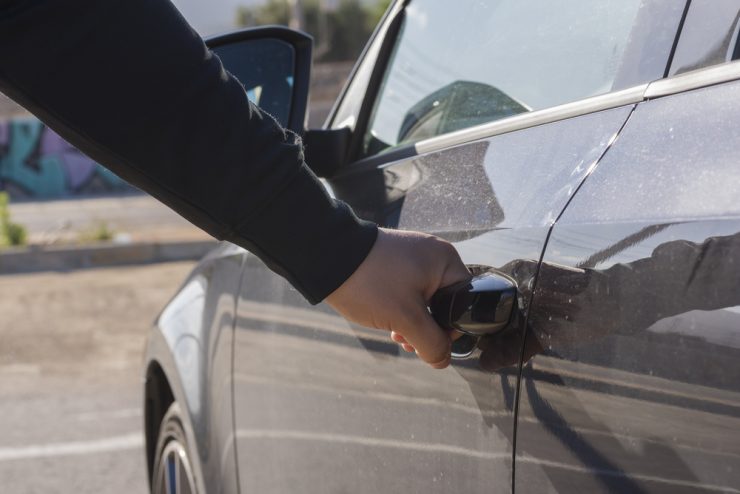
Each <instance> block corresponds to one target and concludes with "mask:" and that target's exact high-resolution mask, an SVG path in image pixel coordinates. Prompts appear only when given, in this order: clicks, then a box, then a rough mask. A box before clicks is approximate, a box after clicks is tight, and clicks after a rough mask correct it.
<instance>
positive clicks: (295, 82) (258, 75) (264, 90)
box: [205, 26, 313, 134]
mask: <svg viewBox="0 0 740 494" xmlns="http://www.w3.org/2000/svg"><path fill="white" fill-rule="evenodd" d="M205 42H206V45H207V46H208V48H210V49H211V51H213V52H214V53H215V54H216V55H217V56H218V58H220V59H221V62H222V63H223V65H224V67H225V68H226V70H228V71H229V72H231V73H232V74H233V75H234V76H235V77H236V78H237V79H239V81H240V82H241V83H242V85H243V86H244V89H246V91H247V96H248V97H249V99H250V100H251V101H252V102H254V103H255V104H256V105H257V106H259V107H260V108H262V109H263V110H265V111H266V112H267V113H269V114H270V115H272V116H273V117H275V119H276V120H277V121H278V122H279V123H280V125H282V126H283V127H286V128H288V129H290V130H292V131H293V132H296V133H298V134H302V133H303V130H304V128H305V122H306V109H307V107H308V87H309V80H310V77H311V50H312V47H313V39H312V38H311V37H310V36H308V35H307V34H304V33H301V32H298V31H293V30H292V29H288V28H286V27H281V26H265V27H257V28H251V29H244V30H241V31H236V32H232V33H228V34H223V35H218V36H214V37H211V38H208V39H206V40H205Z"/></svg>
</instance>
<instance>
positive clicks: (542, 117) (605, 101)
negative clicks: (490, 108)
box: [415, 84, 648, 154]
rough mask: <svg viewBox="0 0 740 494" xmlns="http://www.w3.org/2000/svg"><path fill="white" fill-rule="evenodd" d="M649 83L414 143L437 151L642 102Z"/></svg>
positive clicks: (421, 151)
mask: <svg viewBox="0 0 740 494" xmlns="http://www.w3.org/2000/svg"><path fill="white" fill-rule="evenodd" d="M647 86H648V85H647V84H641V85H639V86H634V87H631V88H627V89H623V90H622V91H616V92H613V93H607V94H604V95H600V96H594V97H591V98H586V99H582V100H578V101H574V102H573V103H566V104H564V105H558V106H552V107H550V108H545V109H543V110H536V111H533V112H529V113H520V114H519V115H514V116H513V117H509V118H504V119H501V120H496V121H495V122H491V123H487V124H482V125H477V126H475V127H469V128H467V129H462V130H458V131H456V132H450V133H449V134H442V135H440V136H437V137H432V138H430V139H425V140H423V141H419V142H417V143H416V144H415V147H416V151H417V152H418V153H419V154H424V153H428V152H430V151H438V150H440V149H442V148H448V147H451V146H456V145H458V144H463V143H465V142H470V141H477V140H478V139H484V138H487V137H493V136H495V135H499V134H506V133H508V132H513V131H515V130H521V129H526V128H528V127H535V126H537V125H542V124H546V123H551V122H557V121H558V120H565V119H566V118H572V117H576V116H579V115H585V114H587V113H594V112H597V111H601V110H607V109H609V108H616V107H618V106H624V105H629V104H633V103H639V102H640V101H642V99H643V94H644V93H645V90H646V89H647Z"/></svg>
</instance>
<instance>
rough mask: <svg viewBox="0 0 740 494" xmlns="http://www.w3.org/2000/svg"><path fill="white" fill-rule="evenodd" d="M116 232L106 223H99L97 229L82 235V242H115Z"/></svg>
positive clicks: (94, 228)
mask: <svg viewBox="0 0 740 494" xmlns="http://www.w3.org/2000/svg"><path fill="white" fill-rule="evenodd" d="M114 235H115V232H114V231H113V230H112V229H111V228H110V227H109V226H108V223H106V222H105V221H101V222H99V223H98V224H97V225H95V227H93V228H91V229H90V230H88V231H86V232H82V233H81V234H80V240H81V241H82V242H108V241H110V240H113V236H114Z"/></svg>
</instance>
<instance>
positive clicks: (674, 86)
mask: <svg viewBox="0 0 740 494" xmlns="http://www.w3.org/2000/svg"><path fill="white" fill-rule="evenodd" d="M739 78H740V61H735V62H729V63H724V64H721V65H713V66H711V67H706V68H703V69H698V70H694V71H691V72H684V73H682V74H679V75H675V76H673V77H669V78H668V79H660V80H658V81H653V82H651V83H650V84H648V88H647V90H646V91H645V99H653V98H660V97H661V96H668V95H671V94H676V93H682V92H684V91H690V90H692V89H699V88H702V87H706V86H713V85H715V84H721V83H723V82H730V81H734V80H735V79H739Z"/></svg>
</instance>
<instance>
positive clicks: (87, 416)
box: [75, 408, 141, 421]
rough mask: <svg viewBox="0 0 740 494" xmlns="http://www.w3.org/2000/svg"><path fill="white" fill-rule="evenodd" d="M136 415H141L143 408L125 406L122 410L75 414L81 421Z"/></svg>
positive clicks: (126, 417) (123, 417)
mask: <svg viewBox="0 0 740 494" xmlns="http://www.w3.org/2000/svg"><path fill="white" fill-rule="evenodd" d="M136 417H141V408H124V409H121V410H110V411H98V412H83V413H78V414H76V415H75V418H76V419H77V420H80V421H91V420H104V419H105V420H110V419H128V418H136Z"/></svg>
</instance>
